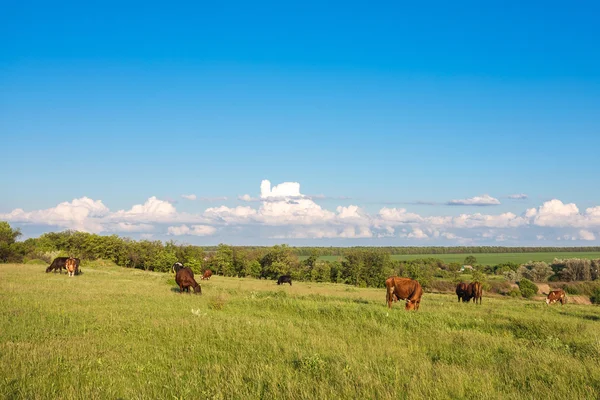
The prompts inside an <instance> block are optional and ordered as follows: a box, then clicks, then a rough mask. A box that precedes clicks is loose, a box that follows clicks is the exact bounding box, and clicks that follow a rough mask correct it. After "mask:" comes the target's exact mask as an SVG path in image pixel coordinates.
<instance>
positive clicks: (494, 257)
mask: <svg viewBox="0 0 600 400" xmlns="http://www.w3.org/2000/svg"><path fill="white" fill-rule="evenodd" d="M469 255H473V256H474V257H475V258H476V259H477V262H478V263H480V264H490V265H493V264H499V263H503V262H509V261H512V262H515V263H525V262H528V261H546V262H550V261H552V260H554V259H555V258H590V259H600V252H561V253H482V254H410V255H392V259H394V260H414V259H417V258H428V257H433V258H439V259H441V260H443V261H445V262H459V263H462V262H463V261H464V260H465V258H466V257H467V256H469ZM306 258H308V257H300V259H301V260H304V259H306ZM319 259H320V260H327V261H335V260H341V259H342V257H340V256H322V257H319Z"/></svg>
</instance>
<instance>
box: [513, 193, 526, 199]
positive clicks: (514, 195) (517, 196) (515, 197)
mask: <svg viewBox="0 0 600 400" xmlns="http://www.w3.org/2000/svg"><path fill="white" fill-rule="evenodd" d="M528 197H529V196H527V195H526V194H525V193H517V194H511V195H509V196H508V198H509V199H512V200H526V199H527V198H528Z"/></svg>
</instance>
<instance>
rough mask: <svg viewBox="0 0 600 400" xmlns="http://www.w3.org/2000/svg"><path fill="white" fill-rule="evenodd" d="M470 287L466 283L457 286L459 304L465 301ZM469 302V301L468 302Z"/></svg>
mask: <svg viewBox="0 0 600 400" xmlns="http://www.w3.org/2000/svg"><path fill="white" fill-rule="evenodd" d="M468 286H469V285H467V284H466V283H465V282H461V283H459V284H458V285H456V295H457V296H458V302H459V303H460V301H461V300H462V301H465V300H464V299H465V297H466V295H467V288H468ZM467 301H469V300H467Z"/></svg>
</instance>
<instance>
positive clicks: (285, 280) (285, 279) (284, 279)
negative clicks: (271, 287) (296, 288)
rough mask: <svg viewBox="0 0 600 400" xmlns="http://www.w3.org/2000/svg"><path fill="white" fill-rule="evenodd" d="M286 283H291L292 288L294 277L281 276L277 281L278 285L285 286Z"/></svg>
mask: <svg viewBox="0 0 600 400" xmlns="http://www.w3.org/2000/svg"><path fill="white" fill-rule="evenodd" d="M284 283H289V284H290V286H292V277H291V276H289V275H281V276H280V277H279V279H277V284H278V285H283V284H284Z"/></svg>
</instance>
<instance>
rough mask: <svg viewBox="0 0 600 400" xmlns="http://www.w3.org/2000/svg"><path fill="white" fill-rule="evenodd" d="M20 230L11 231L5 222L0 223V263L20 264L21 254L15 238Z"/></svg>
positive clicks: (19, 233)
mask: <svg viewBox="0 0 600 400" xmlns="http://www.w3.org/2000/svg"><path fill="white" fill-rule="evenodd" d="M19 236H21V230H19V229H18V228H17V229H12V228H11V226H10V224H9V223H8V222H6V221H0V262H21V261H22V260H23V254H19V253H20V252H19V250H20V248H19V246H18V245H17V238H18V237H19Z"/></svg>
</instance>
